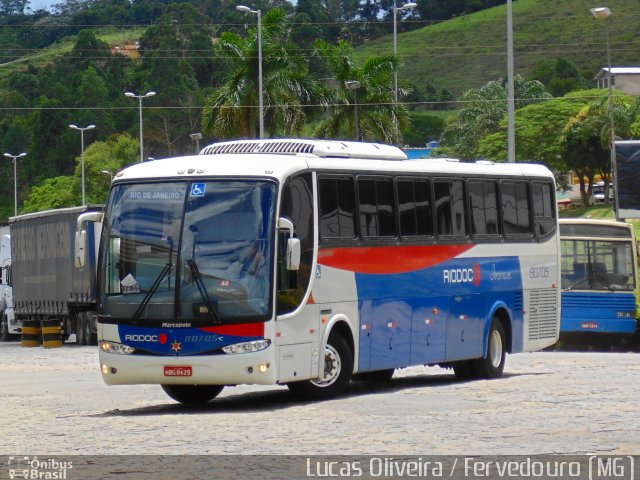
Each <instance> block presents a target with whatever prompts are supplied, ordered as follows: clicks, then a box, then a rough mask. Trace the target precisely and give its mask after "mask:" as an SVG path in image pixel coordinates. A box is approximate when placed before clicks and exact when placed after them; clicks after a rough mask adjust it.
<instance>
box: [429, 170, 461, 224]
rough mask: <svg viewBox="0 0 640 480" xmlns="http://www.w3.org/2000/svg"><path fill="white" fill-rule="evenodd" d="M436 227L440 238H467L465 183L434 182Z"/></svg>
mask: <svg viewBox="0 0 640 480" xmlns="http://www.w3.org/2000/svg"><path fill="white" fill-rule="evenodd" d="M434 193H435V207H436V225H437V228H438V235H440V236H465V235H466V222H465V207H464V182H463V181H462V180H437V181H435V182H434Z"/></svg>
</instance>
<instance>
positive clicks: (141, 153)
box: [125, 92, 156, 163]
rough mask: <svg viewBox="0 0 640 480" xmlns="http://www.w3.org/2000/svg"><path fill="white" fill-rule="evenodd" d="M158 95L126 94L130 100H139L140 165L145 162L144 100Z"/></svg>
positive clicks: (149, 93)
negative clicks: (143, 139)
mask: <svg viewBox="0 0 640 480" xmlns="http://www.w3.org/2000/svg"><path fill="white" fill-rule="evenodd" d="M155 94H156V92H147V93H145V94H144V95H136V94H135V93H132V92H125V95H126V96H127V97H129V98H137V99H138V106H139V111H140V163H142V162H143V161H144V160H143V159H144V146H143V141H142V99H143V98H149V97H153V96H154V95H155Z"/></svg>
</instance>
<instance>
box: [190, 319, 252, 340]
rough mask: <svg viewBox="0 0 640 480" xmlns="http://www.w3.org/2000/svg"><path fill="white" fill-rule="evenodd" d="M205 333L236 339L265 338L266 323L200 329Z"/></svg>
mask: <svg viewBox="0 0 640 480" xmlns="http://www.w3.org/2000/svg"><path fill="white" fill-rule="evenodd" d="M198 330H201V331H203V332H207V333H218V334H220V335H232V336H234V337H264V323H263V322H256V323H238V324H235V325H216V326H213V327H203V328H199V329H198Z"/></svg>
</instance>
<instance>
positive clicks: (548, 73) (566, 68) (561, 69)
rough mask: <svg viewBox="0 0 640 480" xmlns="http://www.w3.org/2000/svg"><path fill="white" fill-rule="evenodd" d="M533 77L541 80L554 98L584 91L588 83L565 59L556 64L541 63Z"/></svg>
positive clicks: (545, 61) (557, 61)
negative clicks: (575, 91) (576, 91)
mask: <svg viewBox="0 0 640 480" xmlns="http://www.w3.org/2000/svg"><path fill="white" fill-rule="evenodd" d="M533 77H534V78H535V79H536V80H540V81H541V82H542V83H543V84H544V85H545V87H546V89H547V91H548V92H549V93H551V95H553V96H554V97H562V96H563V95H565V94H566V93H569V92H571V91H574V90H581V89H584V88H585V87H586V83H587V82H586V81H585V79H584V77H583V76H582V74H581V73H580V70H579V69H578V67H577V66H576V65H575V64H574V63H573V62H571V61H569V60H567V59H565V58H558V59H557V60H556V61H555V62H553V61H552V60H542V61H540V62H539V63H538V64H537V65H536V67H535V69H534V71H533Z"/></svg>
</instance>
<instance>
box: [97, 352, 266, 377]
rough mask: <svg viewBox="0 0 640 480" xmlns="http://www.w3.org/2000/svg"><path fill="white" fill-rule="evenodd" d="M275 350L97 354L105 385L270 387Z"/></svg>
mask: <svg viewBox="0 0 640 480" xmlns="http://www.w3.org/2000/svg"><path fill="white" fill-rule="evenodd" d="M274 352H275V348H274V346H273V345H272V346H270V347H268V348H266V349H265V350H262V351H259V352H253V353H239V354H230V355H226V354H223V355H193V356H149V355H135V354H133V355H122V354H114V353H107V352H104V351H100V354H99V357H98V358H99V360H100V370H101V372H102V380H103V381H104V382H105V383H106V384H107V385H136V384H180V385H239V384H259V385H272V384H274V383H276V381H277V372H276V368H275V365H276V364H275V353H274Z"/></svg>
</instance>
